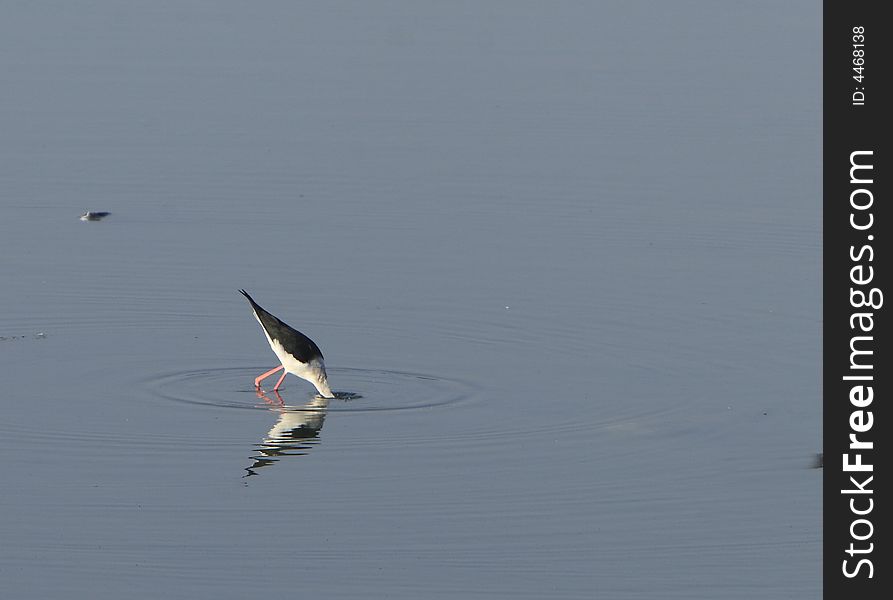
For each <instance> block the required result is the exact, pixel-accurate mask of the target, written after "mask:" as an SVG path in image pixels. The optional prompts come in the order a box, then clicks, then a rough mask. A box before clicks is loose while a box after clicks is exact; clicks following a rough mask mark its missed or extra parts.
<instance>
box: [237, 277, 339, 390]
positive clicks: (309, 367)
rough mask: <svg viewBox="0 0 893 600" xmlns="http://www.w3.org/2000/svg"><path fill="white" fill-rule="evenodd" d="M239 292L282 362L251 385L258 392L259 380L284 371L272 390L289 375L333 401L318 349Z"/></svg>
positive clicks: (304, 336)
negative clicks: (303, 380) (310, 384)
mask: <svg viewBox="0 0 893 600" xmlns="http://www.w3.org/2000/svg"><path fill="white" fill-rule="evenodd" d="M239 291H240V292H241V293H242V295H243V296H245V297H246V298H248V302H250V303H251V308H252V309H254V317H255V318H256V319H257V322H258V323H260V326H261V328H262V329H263V330H264V335H266V336H267V341H268V342H269V343H270V348H272V349H273V352H275V353H276V356H277V357H278V358H279V362H281V363H282V364H281V365H279V366H278V367H276V368H275V369H270V370H269V371H267V372H266V373H264V374H262V375H259V376H258V377H257V378H255V380H254V386H255V387H256V388H258V389H260V382H261V381H263V380H264V379H266V378H267V377H269V376H270V375H272V374H273V373H276V372H277V371H279V370H283V369H284V371H283V373H282V377H280V378H279V381H277V382H276V387H274V388H273V391H274V392H275V391H277V390H278V389H279V386H280V385H282V380H283V379H285V376H286V375H287V374H288V373H291V374H293V375H297V376H298V377H300V378H301V379H306V380H307V381H309V382H310V383H312V384H313V385H314V387H316V391H318V392H319V395H320V396H322V397H323V398H334V397H335V395H334V394H332V390H331V389H330V388H329V382H328V378H327V376H326V364H325V361H324V360H323V356H322V352H321V351H320V349H319V346H317V345H316V344H315V343H314V342H313V340H311V339H310V338H309V337H307V336H306V335H304V334H303V333H301V332H300V331H298V330H297V329H293V328H292V327H289V326H288V325H286V324H285V323H283V322H282V321H280V320H279V319H277V318H276V317H274V316H273V315H271V314H270V313H268V312H267V311H265V310H264V309H263V308H261V307H260V306H259V305H258V304H257V302H255V301H254V299H253V298H252V297H251V296H249V295H248V292H246V291H245V290H239Z"/></svg>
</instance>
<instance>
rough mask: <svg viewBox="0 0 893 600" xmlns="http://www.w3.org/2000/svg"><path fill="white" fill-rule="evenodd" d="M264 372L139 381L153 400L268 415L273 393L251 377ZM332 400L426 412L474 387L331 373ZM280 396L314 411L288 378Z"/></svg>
mask: <svg viewBox="0 0 893 600" xmlns="http://www.w3.org/2000/svg"><path fill="white" fill-rule="evenodd" d="M264 370H266V369H265V368H264V367H224V368H211V369H196V370H189V371H177V372H173V373H163V374H159V375H155V376H152V377H150V378H147V379H145V380H143V382H142V383H143V384H144V385H145V386H146V387H147V389H148V390H149V391H150V392H151V393H152V394H153V395H154V396H156V397H158V398H162V399H165V400H171V401H174V402H183V403H187V404H197V405H203V406H211V407H217V408H226V409H248V410H257V409H263V410H269V408H270V399H271V398H274V395H273V392H266V394H265V395H258V393H257V392H256V391H255V389H254V385H253V383H254V378H255V377H256V376H257V375H258V374H260V373H261V372H262V371H264ZM328 372H329V379H330V380H331V381H333V382H335V388H336V389H334V390H333V391H334V394H335V399H334V400H333V401H331V402H329V403H328V406H327V407H326V410H327V411H328V412H369V411H393V410H412V409H422V408H430V407H434V406H444V405H447V404H455V403H458V402H461V401H463V400H467V399H469V398H470V397H471V395H472V391H473V390H472V388H471V386H470V385H468V384H467V383H465V382H462V381H458V380H456V379H447V378H443V377H439V376H436V375H429V374H423V373H410V372H406V371H390V370H386V369H359V368H348V367H341V368H330V369H328ZM285 381H286V384H287V385H285V386H284V387H283V388H281V389H280V391H279V394H278V396H279V398H277V400H278V399H280V398H281V402H282V404H281V405H280V406H281V408H283V409H291V410H314V409H312V408H308V404H307V403H308V401H310V400H312V399H313V398H314V397H315V392H314V391H313V388H312V386H311V385H310V384H309V383H306V382H304V381H301V380H298V379H297V378H296V377H294V376H290V377H288V378H286V380H285Z"/></svg>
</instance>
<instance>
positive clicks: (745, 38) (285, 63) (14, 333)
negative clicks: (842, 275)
mask: <svg viewBox="0 0 893 600" xmlns="http://www.w3.org/2000/svg"><path fill="white" fill-rule="evenodd" d="M769 13H771V14H769ZM769 17H771V18H769ZM819 31H820V15H819V8H818V7H816V6H814V5H813V4H812V3H805V2H795V3H786V4H785V5H784V6H778V5H777V4H775V3H768V2H767V3H746V4H743V5H742V4H739V3H728V4H727V5H726V6H718V5H716V4H715V3H711V2H689V3H672V4H670V3H662V2H632V3H616V4H609V5H599V4H596V3H591V4H590V3H574V2H568V3H561V5H560V6H553V5H547V4H541V3H532V2H531V3H524V2H511V3H509V2H506V3H500V2H485V3H447V4H443V3H430V4H428V3H416V2H386V3H346V2H345V3H341V2H336V3H319V4H314V5H309V6H306V5H297V4H293V3H289V2H271V3H264V4H263V5H262V6H255V5H252V4H246V3H238V2H214V3H209V2H198V1H189V2H176V3H157V2H152V3H128V4H126V5H120V4H119V3H114V2H104V1H99V2H89V3H78V4H77V5H74V4H67V3H60V4H59V5H58V6H53V7H48V6H45V5H38V4H34V3H15V4H11V5H9V6H7V7H6V8H5V9H4V18H3V19H2V21H0V67H2V70H3V72H4V79H5V82H4V92H3V94H2V95H0V131H2V138H0V182H2V192H0V205H2V208H3V217H4V218H3V219H2V220H0V257H2V259H0V281H2V286H0V302H2V307H3V310H2V313H0V357H2V362H0V383H2V389H3V392H4V393H3V409H2V415H3V416H2V419H0V454H2V456H3V458H4V461H3V465H4V467H3V470H2V492H0V539H2V544H0V596H2V597H4V598H7V597H8V598H19V599H27V598H47V597H66V598H95V599H103V598H110V599H111V598H120V597H122V596H125V595H126V596H127V597H129V598H157V597H162V596H163V597H167V598H197V597H208V598H210V597H214V598H221V599H226V598H234V599H235V598H245V597H248V596H249V595H256V594H271V595H272V594H276V595H284V594H292V595H297V596H298V597H304V596H307V597H309V596H313V595H315V596H321V597H326V598H370V597H371V598H379V597H381V598H383V597H388V598H457V597H466V598H593V597H599V598H655V597H661V598H687V599H689V598H710V599H712V598H717V597H722V598H754V597H760V598H779V597H784V598H814V597H816V596H817V595H819V593H820V565H821V563H820V545H821V529H820V522H821V505H820V500H819V498H820V494H819V492H820V485H821V471H819V470H816V469H812V468H810V466H811V464H812V456H813V454H814V453H815V452H817V451H818V450H819V448H820V445H821V439H820V433H819V432H820V406H821V404H820V392H821V390H820V385H819V382H820V371H819V369H820V367H819V365H820V325H821V324H820V309H821V304H820V239H821V235H820V232H821V229H820V225H821V220H820V213H819V199H820V187H819V183H818V182H819V168H820V160H821V156H820V151H819V148H820V137H819V136H820V127H819V123H820V108H821V107H820V100H819V99H820V76H819V74H820V69H819V64H820V63H819V61H820V57H821V53H820V34H819ZM87 210H91V211H110V212H111V215H109V216H108V217H107V218H105V219H103V220H101V221H94V222H84V221H80V220H79V216H80V215H81V214H83V213H84V212H85V211H87ZM242 287H244V288H246V289H247V290H248V291H249V292H251V293H252V295H254V297H255V298H256V299H257V300H258V302H260V303H261V304H262V305H263V306H264V307H265V308H267V309H268V310H270V311H271V312H273V313H274V314H276V315H277V316H279V317H280V318H282V319H283V320H285V321H286V322H288V323H290V324H291V325H293V326H295V327H297V328H299V329H301V330H302V331H303V332H305V333H306V334H308V335H309V336H310V337H312V338H313V339H314V340H315V341H316V342H317V343H318V344H319V345H320V347H321V348H322V350H323V352H324V353H325V356H326V360H327V365H328V366H329V369H330V382H331V384H332V387H333V389H334V390H336V391H337V392H339V395H340V397H339V398H338V399H336V400H332V401H330V402H329V403H320V402H319V401H317V400H314V398H313V394H312V392H313V389H312V387H311V386H310V385H309V384H307V383H305V382H302V381H300V380H298V379H297V378H294V377H289V378H288V379H286V381H285V385H284V388H283V390H281V394H280V397H276V396H275V395H274V394H272V393H266V394H261V395H258V394H257V393H256V392H255V391H254V390H253V385H252V384H253V378H254V377H255V376H257V375H258V374H260V373H261V372H263V371H265V370H267V369H269V368H271V367H273V366H275V362H274V361H275V357H274V356H273V354H272V352H271V351H270V349H269V347H268V346H267V343H266V341H265V340H264V338H263V335H262V333H261V331H260V329H259V327H258V326H257V323H256V321H255V320H254V318H253V316H252V315H251V311H250V309H249V307H248V305H247V303H246V302H245V301H244V298H242V297H241V296H240V295H239V294H238V292H237V290H238V289H239V288H242Z"/></svg>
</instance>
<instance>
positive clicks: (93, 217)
mask: <svg viewBox="0 0 893 600" xmlns="http://www.w3.org/2000/svg"><path fill="white" fill-rule="evenodd" d="M110 214H112V213H110V212H98V211H90V210H88V211H87V212H85V213H84V214H82V215H81V221H101V220H102V219H104V218H106V217H107V216H109V215H110Z"/></svg>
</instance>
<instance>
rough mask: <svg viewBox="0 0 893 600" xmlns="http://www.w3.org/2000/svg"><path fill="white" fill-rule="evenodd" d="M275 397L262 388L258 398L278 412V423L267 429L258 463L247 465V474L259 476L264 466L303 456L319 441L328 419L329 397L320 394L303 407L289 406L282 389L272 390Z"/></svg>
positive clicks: (258, 449)
mask: <svg viewBox="0 0 893 600" xmlns="http://www.w3.org/2000/svg"><path fill="white" fill-rule="evenodd" d="M272 395H273V396H274V397H273V398H271V397H270V396H268V395H267V393H266V392H264V391H262V390H258V391H257V397H258V398H260V399H261V400H263V401H264V402H265V403H266V404H267V405H269V407H270V411H272V412H274V413H277V415H278V419H277V421H276V424H275V425H273V427H272V428H271V429H270V431H268V432H267V435H266V437H265V438H264V441H263V442H262V443H260V444H258V445H257V455H255V456H252V457H251V458H252V459H253V460H254V464H252V465H251V466H250V467H248V468H246V469H245V471H247V473H248V474H247V475H245V477H250V476H251V475H257V470H258V469H260V468H261V467H267V466H270V465H272V464H274V463H276V462H278V461H279V460H280V458H281V457H283V456H300V455H302V454H307V452H309V451H310V449H311V448H313V446H315V445H316V444H318V443H319V430H320V429H322V425H323V422H324V421H325V419H326V408H328V406H329V400H328V399H327V398H322V397H320V396H317V397H315V398H313V400H311V401H310V402H307V403H306V404H303V405H301V406H286V405H285V402H284V401H283V400H282V396H280V395H279V392H275V391H274V392H272Z"/></svg>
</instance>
